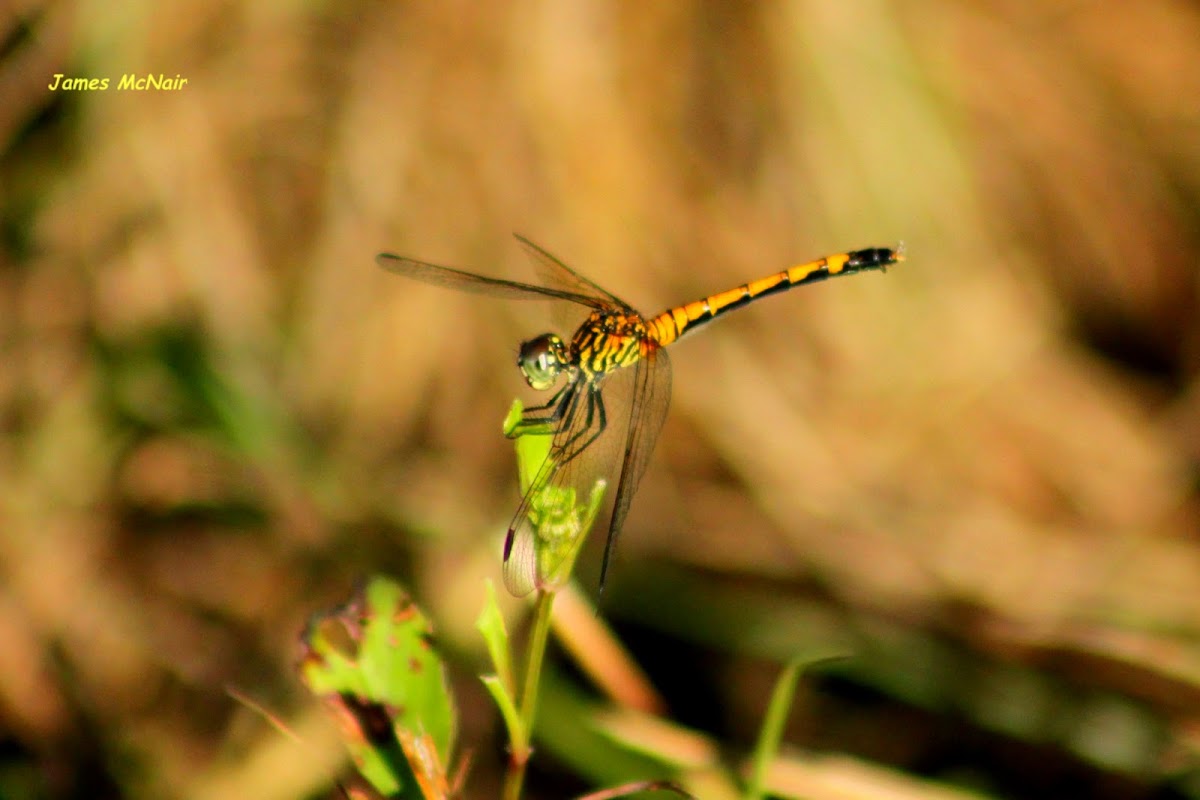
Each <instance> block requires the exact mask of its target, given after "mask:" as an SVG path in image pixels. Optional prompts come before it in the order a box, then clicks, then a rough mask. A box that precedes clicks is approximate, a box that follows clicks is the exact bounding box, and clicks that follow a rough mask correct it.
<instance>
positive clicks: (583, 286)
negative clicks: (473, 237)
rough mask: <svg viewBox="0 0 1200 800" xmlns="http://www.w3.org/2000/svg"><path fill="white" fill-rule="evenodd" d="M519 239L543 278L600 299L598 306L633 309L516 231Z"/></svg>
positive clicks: (558, 286) (575, 291)
mask: <svg viewBox="0 0 1200 800" xmlns="http://www.w3.org/2000/svg"><path fill="white" fill-rule="evenodd" d="M513 236H515V237H517V241H518V242H520V243H521V246H522V247H524V248H525V252H527V253H529V256H530V257H531V258H532V259H533V263H534V266H535V267H536V268H537V271H538V274H539V275H541V276H542V279H543V280H544V281H546V282H547V283H549V284H550V285H551V286H554V287H555V288H557V289H560V290H561V291H564V292H566V293H568V294H571V295H583V296H586V297H591V298H593V299H594V300H596V301H599V302H598V304H597V305H596V307H597V308H600V307H605V306H606V307H609V308H620V309H624V310H625V311H633V310H634V309H633V307H631V306H630V305H629V304H628V303H626V302H625V301H624V300H622V299H621V298H619V297H617V296H616V295H615V294H612V293H611V292H609V291H608V290H607V289H604V288H601V287H600V286H599V285H598V284H596V283H595V282H593V281H591V280H590V279H588V278H585V277H584V276H582V275H580V274H579V273H578V272H576V271H575V270H573V269H571V268H570V267H568V266H567V265H566V264H564V263H563V262H562V261H560V260H559V259H558V258H556V257H555V256H553V255H551V254H550V253H548V252H547V251H545V250H543V249H542V248H541V247H539V246H538V245H536V244H534V243H533V242H531V241H529V240H528V239H526V238H525V237H524V236H522V235H521V234H519V233H514V234H513Z"/></svg>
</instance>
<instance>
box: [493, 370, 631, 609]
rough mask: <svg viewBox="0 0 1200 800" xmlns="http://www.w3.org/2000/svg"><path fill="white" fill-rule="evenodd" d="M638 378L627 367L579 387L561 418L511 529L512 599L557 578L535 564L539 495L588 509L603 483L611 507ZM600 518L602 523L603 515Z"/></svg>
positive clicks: (507, 578) (507, 571)
mask: <svg viewBox="0 0 1200 800" xmlns="http://www.w3.org/2000/svg"><path fill="white" fill-rule="evenodd" d="M636 376H637V373H636V371H635V370H634V368H632V367H630V368H625V369H618V370H617V371H616V372H614V373H612V374H610V375H607V376H605V377H604V378H603V379H602V381H601V384H599V385H591V384H587V383H583V382H581V383H580V384H579V388H578V393H577V398H575V399H574V402H575V405H574V407H573V408H568V409H567V410H566V412H565V413H564V415H563V418H562V421H561V422H560V424H559V428H558V430H557V431H556V432H555V434H554V441H553V442H552V443H551V446H550V454H549V455H548V456H547V458H546V461H545V463H543V464H542V466H541V468H540V469H539V470H538V473H537V475H536V477H535V478H534V479H533V480H532V481H531V482H530V485H529V489H528V491H526V493H525V496H524V497H523V498H522V499H521V504H520V506H519V507H518V508H517V513H516V514H515V515H514V517H513V521H512V524H511V525H510V526H509V532H508V539H507V541H506V542H505V558H504V585H505V586H506V587H507V588H508V590H509V591H510V592H512V593H513V594H515V595H518V596H520V595H523V594H528V593H529V592H530V591H532V590H533V589H535V588H542V587H544V586H546V585H547V583H548V581H550V579H553V578H556V577H557V576H553V575H551V576H547V575H543V574H541V570H542V569H543V568H544V566H545V565H543V564H540V563H539V560H538V554H539V548H542V547H544V546H545V545H544V544H542V543H539V541H538V538H537V537H538V534H539V532H538V531H537V530H536V528H535V525H534V521H535V520H534V519H533V517H536V515H537V512H538V509H537V508H536V507H535V503H537V502H538V499H539V498H540V497H543V496H544V495H543V493H545V495H548V496H551V497H554V496H558V493H559V492H564V491H567V490H573V491H574V499H575V504H576V506H577V507H586V505H587V504H588V500H589V497H590V495H591V492H592V489H593V488H594V487H595V486H596V483H597V481H600V480H603V481H605V483H606V485H607V487H608V488H607V491H606V492H605V502H604V505H605V506H606V507H609V506H612V505H613V503H612V498H613V497H615V496H616V495H615V493H614V488H615V486H616V482H615V481H614V478H615V477H616V474H617V469H618V468H619V466H620V464H621V460H622V451H623V448H624V446H625V442H626V440H627V438H628V437H627V436H626V428H627V425H628V423H629V419H630V417H629V403H630V400H631V398H632V396H633V387H634V381H635V379H636ZM589 395H590V397H591V398H593V400H592V401H591V403H592V404H589ZM568 402H570V401H568ZM598 519H603V515H600V516H598Z"/></svg>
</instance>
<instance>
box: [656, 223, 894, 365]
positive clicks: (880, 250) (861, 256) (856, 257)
mask: <svg viewBox="0 0 1200 800" xmlns="http://www.w3.org/2000/svg"><path fill="white" fill-rule="evenodd" d="M902 259H903V255H902V254H901V253H899V252H898V251H896V250H891V249H889V248H886V247H873V248H869V249H866V250H854V251H851V252H848V253H839V254H837V255H833V256H826V257H824V258H818V259H817V260H816V261H810V262H808V263H807V264H799V265H797V266H795V267H792V268H791V269H788V270H786V271H784V272H777V273H775V274H774V275H768V276H766V277H764V278H759V279H758V280H756V281H750V282H749V283H743V284H742V285H741V286H735V287H734V288H732V289H727V290H725V291H724V292H718V293H717V294H714V295H709V296H708V297H705V298H704V299H702V300H696V301H693V302H691V303H686V304H684V305H682V306H676V307H675V308H670V309H667V310H666V311H664V312H663V313H661V314H659V315H658V316H657V317H654V318H653V319H651V320H649V322H648V323H647V324H648V326H649V328H650V331H651V332H652V336H653V338H654V340H655V341H656V342H657V343H658V344H659V345H661V346H666V345H668V344H670V343H671V342H673V341H675V340H676V339H678V338H679V337H680V336H683V334H685V333H687V332H688V331H689V330H691V329H693V328H696V327H698V326H700V325H702V324H703V323H705V322H708V321H710V320H713V319H716V318H717V317H719V316H721V315H722V314H725V313H727V312H729V311H733V310H734V309H735V308H741V307H742V306H744V305H748V304H749V303H752V302H753V301H755V300H757V299H759V298H761V297H766V296H767V295H772V294H776V293H778V292H784V291H787V290H788V289H792V288H795V287H797V286H803V285H805V284H809V283H816V282H817V281H823V280H825V279H826V278H833V277H836V276H838V275H852V274H854V273H856V272H862V271H864V270H872V269H878V270H883V269H886V268H887V267H888V266H890V265H892V264H895V263H896V262H897V261H900V260H902Z"/></svg>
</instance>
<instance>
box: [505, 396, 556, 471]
mask: <svg viewBox="0 0 1200 800" xmlns="http://www.w3.org/2000/svg"><path fill="white" fill-rule="evenodd" d="M524 410H525V409H524V407H523V406H522V405H521V400H520V399H519V398H518V399H516V400H513V404H512V407H511V408H509V410H508V416H506V417H505V418H504V435H505V436H507V437H508V438H510V439H513V438H515V439H516V444H515V447H516V450H517V473H518V476H519V479H520V485H521V494H525V493H526V492H527V491H529V485H530V484H531V483H533V479H534V477H535V476H536V475H537V474H538V471H539V470H540V469H541V468H542V465H543V464H545V463H546V459H547V458H548V457H549V456H550V446H551V445H552V444H553V443H554V428H553V427H552V426H550V425H546V426H541V427H538V428H532V427H531V428H530V429H526V430H522V431H520V432H519V433H518V432H517V428H518V427H520V425H521V418H522V416H523V414H524Z"/></svg>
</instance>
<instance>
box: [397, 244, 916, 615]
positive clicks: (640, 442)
mask: <svg viewBox="0 0 1200 800" xmlns="http://www.w3.org/2000/svg"><path fill="white" fill-rule="evenodd" d="M516 239H517V241H518V242H520V244H521V245H522V247H524V249H525V250H526V251H527V252H528V253H529V255H530V256H531V257H532V259H533V262H534V264H535V266H536V268H537V271H538V273H539V276H540V277H541V278H542V279H543V280H544V281H545V284H544V285H538V284H531V283H521V282H519V281H513V280H505V279H502V278H493V277H487V276H484V275H477V274H475V273H473V272H466V271H463V270H460V269H455V268H453V267H444V266H439V265H437V264H430V263H427V262H424V261H418V260H416V259H413V258H405V257H402V256H398V255H394V254H392V253H380V254H379V255H378V256H377V257H376V259H375V260H376V263H377V264H378V265H379V266H380V267H382V268H383V269H385V270H387V271H389V272H393V273H396V274H398V275H403V276H404V277H407V278H412V279H414V280H418V281H421V282H424V283H426V284H432V285H435V286H442V287H447V288H451V289H455V290H458V291H463V292H471V293H474V294H483V295H491V296H493V297H499V298H505V299H509V300H539V299H540V300H558V301H565V302H566V303H572V304H575V306H578V307H581V312H580V313H585V312H586V315H587V316H586V318H585V319H584V320H583V322H582V323H581V324H579V326H578V327H577V328H576V329H575V332H574V334H572V335H571V337H570V338H569V339H563V338H562V337H560V336H559V335H557V334H555V333H543V334H541V335H539V336H536V337H534V338H533V339H530V340H528V341H526V342H524V343H523V344H522V345H521V347H520V351H519V353H518V356H517V366H518V367H519V368H520V370H521V373H522V375H523V376H524V378H525V381H526V383H528V385H529V386H530V387H531V388H532V389H534V390H535V391H541V392H544V391H549V390H550V389H552V388H554V387H555V386H556V385H557V384H558V383H559V381H560V380H561V381H562V386H561V388H559V389H558V390H557V391H556V392H555V393H554V394H553V395H552V396H551V397H550V399H549V400H548V401H546V402H545V403H544V404H542V405H539V406H533V407H530V408H527V409H525V410H524V412H523V416H522V418H521V420H520V422H519V423H518V424H517V426H516V427H515V428H514V429H513V430H512V431H511V432H510V433H509V434H508V435H509V436H510V437H516V436H520V435H524V434H526V433H533V432H541V433H551V434H552V435H553V439H552V441H551V444H550V450H549V454H548V455H547V456H546V459H545V461H544V462H543V464H542V466H541V468H540V469H539V470H538V471H537V472H536V473H535V475H534V477H533V479H532V480H531V481H530V483H529V486H528V488H527V489H526V491H525V493H524V495H523V496H522V498H521V502H520V505H519V506H518V507H517V511H516V513H515V514H514V515H513V518H512V522H511V523H510V524H509V527H508V533H507V536H506V538H505V542H504V567H503V574H504V583H505V586H506V587H507V588H508V590H509V592H510V593H512V594H513V595H516V596H518V597H520V596H522V595H525V594H528V593H529V592H531V591H533V590H534V589H535V588H536V589H543V588H544V584H543V577H544V576H541V575H539V574H538V565H537V558H536V549H537V542H536V531H535V530H534V528H535V525H534V522H532V521H531V518H530V517H531V512H532V511H533V510H534V507H535V500H536V498H537V497H538V496H539V494H540V493H541V492H543V491H544V490H546V489H548V488H571V487H581V486H588V485H591V483H590V480H592V479H596V478H598V479H603V478H605V477H609V478H611V477H613V476H615V477H616V479H617V484H616V486H617V488H616V492H615V495H614V499H613V501H612V510H611V513H610V516H609V519H608V535H607V538H606V540H605V543H604V554H603V557H602V559H601V562H600V591H601V592H603V590H604V584H605V581H606V579H607V576H608V570H609V566H610V564H611V560H612V557H613V553H614V551H615V548H616V543H617V538H618V536H619V535H620V533H621V528H622V526H623V525H624V522H625V518H626V516H627V515H628V513H629V507H630V503H631V502H632V501H633V496H634V493H635V492H636V491H637V487H638V484H639V483H640V482H641V479H642V476H643V475H644V474H645V471H646V467H647V465H648V463H649V461H650V454H651V452H652V451H653V450H654V444H655V442H656V441H657V439H658V435H659V432H660V431H661V430H662V426H663V422H664V421H665V419H666V416H667V407H668V406H669V405H670V398H671V362H670V359H669V358H668V357H667V353H666V350H665V349H664V348H666V347H667V346H668V345H670V344H672V343H673V342H675V341H676V340H678V339H679V338H681V337H682V336H683V335H684V334H689V333H692V332H693V331H695V330H697V329H698V328H700V327H701V326H702V325H704V324H705V323H708V322H711V321H713V320H715V319H716V318H718V317H720V316H722V315H724V314H727V313H729V312H730V311H733V310H734V309H737V308H742V307H743V306H746V305H749V304H750V303H752V302H754V301H756V300H759V299H762V298H764V297H768V296H770V295H773V294H778V293H780V292H784V291H787V290H788V289H793V288H795V287H797V286H806V285H808V284H810V283H816V282H818V281H823V280H826V279H828V278H833V277H840V276H843V275H854V274H856V273H860V272H866V271H872V270H878V271H886V269H887V268H888V267H889V266H891V265H893V264H896V263H898V262H901V261H903V260H904V248H903V244H901V245H899V246H897V247H895V248H887V247H872V248H867V249H863V250H852V251H848V252H844V253H838V254H836V255H828V256H824V257H822V258H818V259H816V260H815V261H809V262H807V263H804V264H799V265H797V266H793V267H790V268H788V269H785V270H783V271H781V272H776V273H773V274H771V275H767V276H765V277H762V278H759V279H757V280H753V281H750V282H749V283H744V284H742V285H740V286H735V287H734V288H732V289H727V290H725V291H723V292H718V293H716V294H713V295H709V296H707V297H704V298H701V299H699V300H695V301H693V302H690V303H685V304H683V305H679V306H674V307H672V308H668V309H667V310H665V311H663V312H662V313H660V314H657V315H655V316H645V315H643V314H641V313H639V312H638V311H637V310H635V309H634V308H633V306H631V305H629V304H628V303H626V302H625V301H624V300H622V299H620V298H619V297H617V296H616V295H614V294H612V293H611V292H609V291H608V290H606V289H603V288H601V287H600V286H599V285H597V284H596V283H594V282H593V281H591V280H589V279H588V278H586V277H584V276H583V275H581V274H580V273H578V272H576V271H575V270H573V269H571V268H570V267H568V266H567V265H566V264H564V263H563V262H562V261H560V260H559V259H558V258H556V257H555V256H553V255H551V254H550V253H549V252H547V251H546V250H544V249H542V248H541V247H539V246H538V245H536V244H534V243H533V242H531V241H530V240H529V239H527V238H525V237H524V236H521V235H519V234H516Z"/></svg>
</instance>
